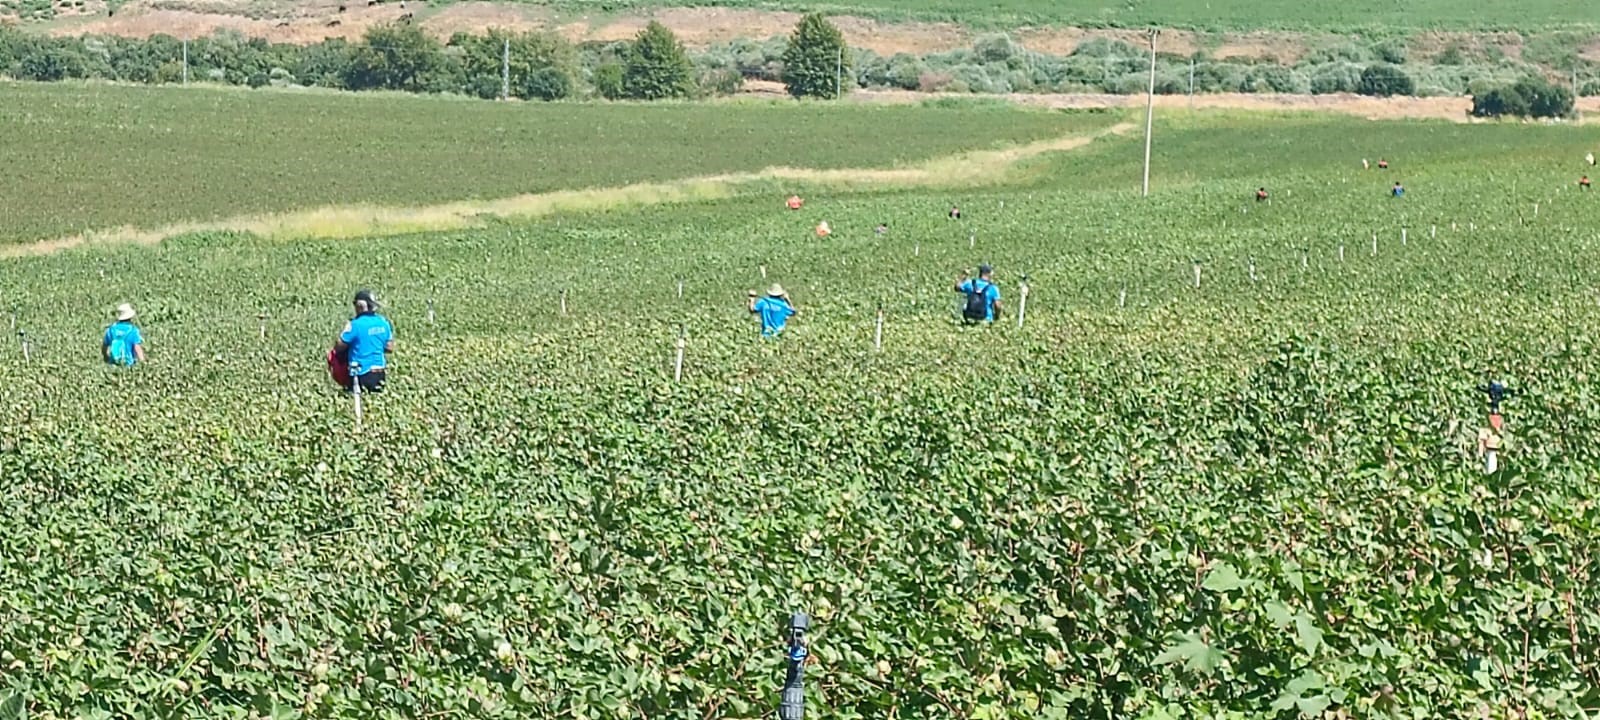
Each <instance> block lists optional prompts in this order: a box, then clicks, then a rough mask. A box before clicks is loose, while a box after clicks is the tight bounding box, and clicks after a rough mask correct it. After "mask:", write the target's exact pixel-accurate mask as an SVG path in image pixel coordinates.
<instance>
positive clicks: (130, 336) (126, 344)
mask: <svg viewBox="0 0 1600 720" xmlns="http://www.w3.org/2000/svg"><path fill="white" fill-rule="evenodd" d="M137 316H138V313H136V312H134V311H133V306H132V305H129V304H128V303H123V304H121V305H118V306H117V314H116V317H117V321H116V322H115V323H113V324H112V325H111V327H108V328H106V336H105V339H104V340H101V342H100V357H102V358H104V359H105V361H106V362H108V363H110V364H112V365H119V366H122V367H132V366H133V364H134V363H139V362H144V337H143V336H142V335H140V334H139V327H138V326H137V325H134V324H133V319H134V318H135V317H137Z"/></svg>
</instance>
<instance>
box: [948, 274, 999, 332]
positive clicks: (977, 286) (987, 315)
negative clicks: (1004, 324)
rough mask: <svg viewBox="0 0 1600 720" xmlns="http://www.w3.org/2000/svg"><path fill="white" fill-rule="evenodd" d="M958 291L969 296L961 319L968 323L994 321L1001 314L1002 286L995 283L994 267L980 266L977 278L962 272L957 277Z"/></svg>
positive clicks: (962, 310)
mask: <svg viewBox="0 0 1600 720" xmlns="http://www.w3.org/2000/svg"><path fill="white" fill-rule="evenodd" d="M956 292H958V293H961V294H962V295H965V296H966V298H967V301H966V303H965V304H964V305H962V309H961V319H962V320H964V321H966V322H967V323H969V324H977V323H987V322H994V319H995V317H996V316H997V315H999V314H1000V286H999V285H996V284H995V283H994V268H992V267H989V266H988V265H983V266H980V267H979V268H978V277H976V278H969V277H968V276H967V274H966V273H965V272H962V273H961V275H960V276H959V277H957V278H956Z"/></svg>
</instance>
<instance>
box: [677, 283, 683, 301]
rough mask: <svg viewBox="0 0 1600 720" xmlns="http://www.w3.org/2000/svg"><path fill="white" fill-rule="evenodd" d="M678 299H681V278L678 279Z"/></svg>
mask: <svg viewBox="0 0 1600 720" xmlns="http://www.w3.org/2000/svg"><path fill="white" fill-rule="evenodd" d="M678 299H679V300H682V299H683V278H678Z"/></svg>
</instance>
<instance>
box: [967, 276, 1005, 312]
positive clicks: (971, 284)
mask: <svg viewBox="0 0 1600 720" xmlns="http://www.w3.org/2000/svg"><path fill="white" fill-rule="evenodd" d="M961 292H964V293H967V294H969V295H970V294H972V293H975V292H982V293H983V297H984V299H985V300H987V301H988V302H987V303H985V307H984V310H985V314H984V318H983V319H984V320H987V321H991V322H992V321H993V320H994V304H995V303H997V302H1000V286H999V285H996V284H994V283H992V282H989V281H988V280H980V279H978V278H973V279H971V280H968V281H966V282H964V283H961Z"/></svg>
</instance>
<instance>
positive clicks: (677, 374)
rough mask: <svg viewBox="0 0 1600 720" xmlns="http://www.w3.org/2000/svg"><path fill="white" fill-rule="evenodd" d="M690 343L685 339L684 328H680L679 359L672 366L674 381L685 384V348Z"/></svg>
mask: <svg viewBox="0 0 1600 720" xmlns="http://www.w3.org/2000/svg"><path fill="white" fill-rule="evenodd" d="M687 344H688V342H687V341H686V340H684V337H683V326H681V325H680V326H678V359H677V361H676V362H674V363H673V365H672V381H673V382H683V348H684V346H685V345H687Z"/></svg>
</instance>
